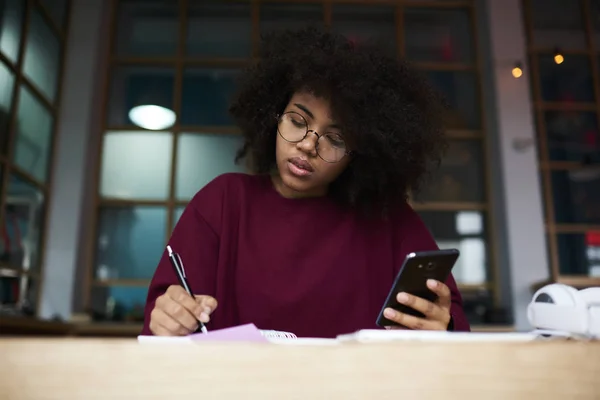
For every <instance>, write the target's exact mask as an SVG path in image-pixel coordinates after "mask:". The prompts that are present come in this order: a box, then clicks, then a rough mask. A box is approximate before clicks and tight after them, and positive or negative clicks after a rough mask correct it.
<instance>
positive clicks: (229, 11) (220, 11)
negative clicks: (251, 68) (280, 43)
mask: <svg viewBox="0 0 600 400" xmlns="http://www.w3.org/2000/svg"><path fill="white" fill-rule="evenodd" d="M223 3H224V2H216V1H206V0H204V1H202V2H195V3H190V9H189V13H188V14H189V20H188V31H187V54H188V55H191V56H200V57H238V58H246V57H250V56H251V55H252V18H251V11H250V4H248V3H247V2H246V3H244V2H227V3H225V4H223ZM215 32H218V34H215Z"/></svg>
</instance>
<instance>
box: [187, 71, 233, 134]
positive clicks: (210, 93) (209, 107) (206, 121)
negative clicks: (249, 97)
mask: <svg viewBox="0 0 600 400" xmlns="http://www.w3.org/2000/svg"><path fill="white" fill-rule="evenodd" d="M238 74H239V71H238V70H237V69H206V68H193V69H187V70H185V71H184V75H183V101H182V105H181V123H182V124H183V125H188V126H189V125H196V126H198V125H202V126H223V125H234V123H233V120H232V118H231V116H230V115H229V103H230V101H231V97H232V95H233V93H234V91H235V89H236V79H237V76H238Z"/></svg>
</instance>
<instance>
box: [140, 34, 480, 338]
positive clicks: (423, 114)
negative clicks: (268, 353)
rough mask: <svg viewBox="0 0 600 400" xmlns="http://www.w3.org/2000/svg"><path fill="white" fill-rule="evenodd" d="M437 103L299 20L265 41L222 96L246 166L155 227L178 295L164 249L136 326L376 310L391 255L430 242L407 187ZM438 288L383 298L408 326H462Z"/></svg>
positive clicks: (292, 327) (425, 164) (433, 132)
mask: <svg viewBox="0 0 600 400" xmlns="http://www.w3.org/2000/svg"><path fill="white" fill-rule="evenodd" d="M442 111H443V109H442V107H441V106H440V103H439V102H438V100H437V98H436V96H435V94H434V92H432V91H431V90H430V88H429V87H428V85H427V84H426V83H425V82H424V80H423V79H422V78H421V77H420V76H419V75H418V74H416V73H415V72H413V71H412V70H411V69H409V67H408V66H407V65H406V63H404V62H403V61H402V60H398V59H397V58H396V57H394V56H391V55H387V54H385V53H384V52H383V50H382V49H380V48H378V47H373V46H370V45H367V44H356V43H353V42H350V41H348V40H347V39H345V38H343V37H341V36H337V35H335V34H331V33H325V32H321V31H319V30H316V29H312V28H307V29H304V30H300V31H286V32H280V33H276V34H272V35H270V36H268V37H266V38H265V40H264V42H263V44H262V47H261V54H260V57H259V60H258V61H257V62H256V63H255V64H253V65H252V66H250V67H249V68H248V69H247V71H245V74H244V75H243V78H242V80H241V84H240V90H239V92H238V93H237V95H236V98H235V99H234V101H233V105H232V106H231V113H232V114H233V116H234V117H235V120H236V122H237V124H238V126H239V127H240V128H241V131H242V133H243V135H244V138H245V144H244V146H243V148H242V149H241V151H240V153H239V156H238V159H243V158H246V159H247V160H248V161H249V165H251V169H252V172H253V173H254V174H253V175H246V174H234V173H230V174H224V175H221V176H219V177H217V178H216V179H214V180H213V181H212V182H210V183H209V184H208V185H206V186H205V187H204V188H202V189H201V190H200V191H199V192H198V193H197V194H196V196H195V197H194V198H193V199H192V200H191V202H190V203H189V205H188V206H187V208H186V210H185V211H184V213H183V215H182V216H181V219H180V220H179V222H178V223H177V225H176V227H175V229H174V231H173V234H172V236H171V238H170V240H169V245H170V246H171V248H172V249H173V251H174V252H177V253H179V254H180V256H181V258H182V261H183V263H184V265H185V271H186V274H187V278H188V280H189V283H190V286H191V289H192V290H193V292H194V293H195V294H197V296H195V298H192V297H191V296H189V295H188V294H187V293H186V292H185V291H184V290H183V288H182V287H181V286H179V284H178V280H177V277H176V275H175V273H174V272H173V269H172V267H171V265H170V263H169V260H168V257H167V254H166V252H165V254H163V256H162V258H161V260H160V262H159V264H158V267H157V269H156V273H155V274H154V278H153V279H152V282H151V284H150V288H149V293H148V299H147V305H146V318H145V324H144V330H143V334H154V335H186V334H189V333H190V332H193V331H194V330H195V329H196V328H197V326H198V320H200V321H202V322H204V323H207V328H208V329H218V328H225V327H229V326H235V325H239V324H245V323H254V324H255V325H256V326H257V327H258V328H260V329H275V330H282V331H288V332H293V333H295V334H296V335H298V336H311V337H335V336H336V335H338V334H342V333H349V332H353V331H356V330H358V329H368V328H377V326H376V324H375V320H376V318H377V315H378V313H379V310H380V308H381V307H382V305H383V302H384V300H385V298H386V296H387V294H388V292H389V290H390V288H391V286H392V283H393V280H394V278H395V276H396V274H397V272H398V269H399V267H400V266H401V264H402V262H403V260H404V258H405V256H406V255H407V254H408V253H410V252H414V251H423V250H433V249H437V246H436V243H435V241H434V240H433V238H432V236H431V235H430V233H429V231H428V230H427V228H426V227H425V226H424V224H423V222H422V221H421V219H420V218H419V216H418V215H417V213H416V212H415V211H413V210H412V208H411V207H410V206H409V205H408V204H407V202H406V199H407V193H408V192H409V191H417V190H418V189H419V185H420V183H421V182H422V180H423V178H424V177H425V176H426V175H427V174H428V172H429V171H430V169H431V166H434V165H436V164H438V163H439V160H440V158H441V155H442V152H443V149H444V147H445V139H444V133H443V127H442V122H441V118H442ZM428 285H429V288H430V289H431V290H432V291H434V292H436V293H437V294H438V296H439V300H438V301H437V302H436V303H430V302H428V301H426V300H424V299H421V298H417V297H414V296H411V295H408V294H406V293H401V294H399V296H398V299H399V301H401V302H403V303H405V304H407V305H409V306H411V307H412V308H414V309H416V310H419V311H421V312H422V313H424V315H425V317H424V318H416V317H413V316H410V315H406V314H402V313H399V312H395V311H394V310H391V309H387V310H386V313H385V315H386V317H387V318H388V319H391V320H394V321H396V322H398V323H399V324H401V325H402V326H405V327H407V328H409V329H423V330H469V324H468V322H467V320H466V318H465V315H464V312H463V310H462V300H461V296H460V294H459V291H458V289H457V287H456V283H455V281H454V279H453V278H452V277H450V278H449V279H448V280H447V281H446V282H435V281H430V282H428Z"/></svg>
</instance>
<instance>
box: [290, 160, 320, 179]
mask: <svg viewBox="0 0 600 400" xmlns="http://www.w3.org/2000/svg"><path fill="white" fill-rule="evenodd" d="M288 169H289V170H290V172H291V173H292V174H293V175H296V176H308V175H310V174H312V173H313V171H314V170H313V167H312V166H311V165H310V163H309V162H308V161H306V160H303V159H301V158H300V157H294V158H291V159H289V160H288Z"/></svg>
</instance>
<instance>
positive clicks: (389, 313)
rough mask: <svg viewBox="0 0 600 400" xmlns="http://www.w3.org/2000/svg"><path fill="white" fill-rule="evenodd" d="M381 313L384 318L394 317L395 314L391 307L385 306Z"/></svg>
mask: <svg viewBox="0 0 600 400" xmlns="http://www.w3.org/2000/svg"><path fill="white" fill-rule="evenodd" d="M383 315H384V316H385V317H386V318H394V316H395V315H396V312H395V311H394V310H392V309H391V308H386V309H385V310H383Z"/></svg>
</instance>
